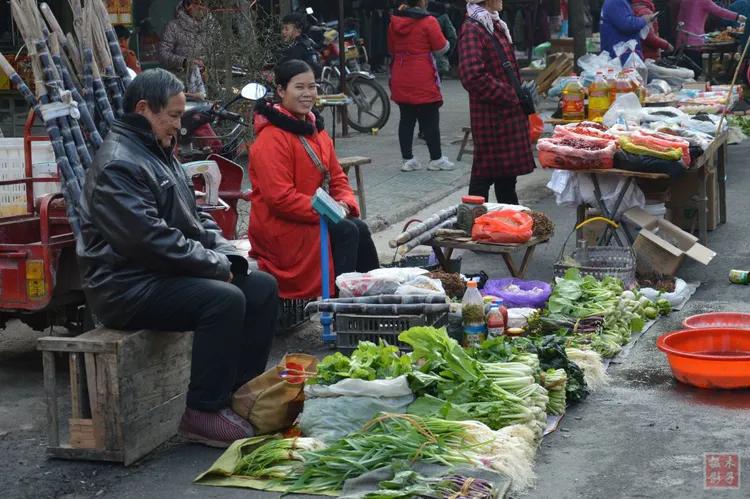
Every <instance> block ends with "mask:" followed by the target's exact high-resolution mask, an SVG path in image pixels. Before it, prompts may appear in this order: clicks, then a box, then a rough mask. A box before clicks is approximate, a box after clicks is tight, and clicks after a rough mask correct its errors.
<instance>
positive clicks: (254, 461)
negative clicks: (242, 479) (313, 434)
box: [234, 437, 325, 479]
mask: <svg viewBox="0 0 750 499" xmlns="http://www.w3.org/2000/svg"><path fill="white" fill-rule="evenodd" d="M323 448H325V445H324V444H323V443H322V442H320V441H318V440H316V439H314V438H302V437H299V438H280V439H274V440H271V441H269V442H266V443H265V444H262V445H261V446H259V447H257V448H255V449H253V450H252V452H249V453H248V454H246V455H245V456H243V457H242V459H241V460H240V462H239V463H238V464H237V467H236V468H235V470H234V474H236V475H243V476H248V477H253V478H261V479H267V478H279V479H280V478H286V477H287V476H289V475H290V474H293V473H295V471H296V470H298V469H299V467H300V466H301V463H302V461H303V458H302V455H301V454H300V453H301V452H303V451H314V450H320V449H323Z"/></svg>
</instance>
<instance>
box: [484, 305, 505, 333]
mask: <svg viewBox="0 0 750 499" xmlns="http://www.w3.org/2000/svg"><path fill="white" fill-rule="evenodd" d="M505 324H506V322H505V319H503V314H502V313H501V312H500V309H499V308H498V307H495V306H493V307H492V308H491V309H490V313H489V314H487V337H488V338H497V337H498V336H502V335H503V334H504V333H505Z"/></svg>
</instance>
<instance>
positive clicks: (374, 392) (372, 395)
mask: <svg viewBox="0 0 750 499" xmlns="http://www.w3.org/2000/svg"><path fill="white" fill-rule="evenodd" d="M413 401H414V394H413V393H412V391H411V389H410V388H409V382H408V381H407V379H406V376H399V377H398V378H394V379H385V380H383V379H378V380H374V381H366V380H361V379H352V378H348V379H344V380H341V381H339V382H338V383H335V384H333V385H329V386H325V385H307V386H305V407H304V410H303V411H302V414H301V415H300V418H299V425H300V429H301V430H302V433H303V434H304V435H306V436H308V437H313V438H317V439H318V440H322V441H324V442H330V441H333V440H337V439H339V438H341V437H343V436H345V435H346V434H348V433H351V432H353V431H356V430H359V429H361V428H362V425H363V424H364V423H366V422H367V421H369V420H370V419H372V418H373V417H374V416H376V415H377V414H379V413H381V412H389V413H397V414H398V413H404V412H406V408H407V407H408V406H409V404H411V403H412V402H413Z"/></svg>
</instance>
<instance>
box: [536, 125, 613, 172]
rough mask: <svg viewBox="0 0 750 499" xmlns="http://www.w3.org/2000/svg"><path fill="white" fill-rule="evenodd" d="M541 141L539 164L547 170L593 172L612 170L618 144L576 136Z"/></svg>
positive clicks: (538, 147)
mask: <svg viewBox="0 0 750 499" xmlns="http://www.w3.org/2000/svg"><path fill="white" fill-rule="evenodd" d="M575 135H576V136H573V134H571V135H570V136H560V137H552V138H549V139H539V141H538V142H537V145H536V148H537V150H538V151H539V163H540V164H541V165H542V166H543V167H545V168H557V169H561V170H593V169H606V168H612V165H613V160H614V157H615V152H616V151H617V143H616V142H615V141H614V140H610V139H604V138H597V137H590V136H586V135H580V134H575Z"/></svg>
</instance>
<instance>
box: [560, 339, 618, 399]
mask: <svg viewBox="0 0 750 499" xmlns="http://www.w3.org/2000/svg"><path fill="white" fill-rule="evenodd" d="M565 353H566V354H567V355H568V358H569V359H570V360H572V361H573V362H575V363H576V364H578V367H580V368H581V370H582V371H583V376H584V379H585V380H586V385H588V387H589V388H590V389H591V391H595V390H598V389H600V388H602V387H604V386H607V385H608V384H609V377H608V376H607V371H606V370H605V369H604V364H603V363H602V356H601V355H599V354H598V353H596V352H595V351H593V350H581V349H578V348H566V349H565Z"/></svg>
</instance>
